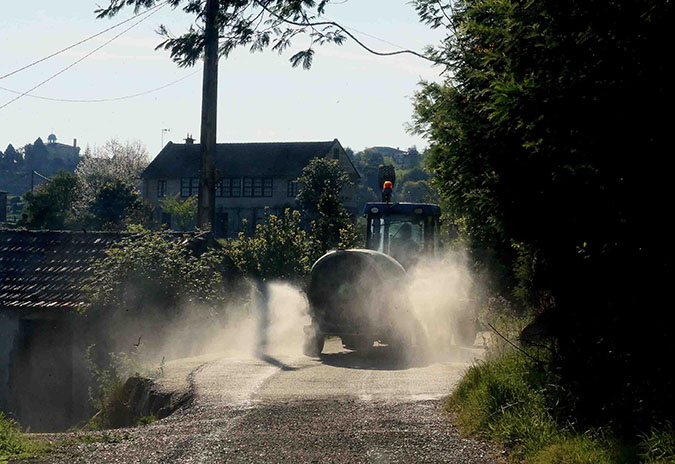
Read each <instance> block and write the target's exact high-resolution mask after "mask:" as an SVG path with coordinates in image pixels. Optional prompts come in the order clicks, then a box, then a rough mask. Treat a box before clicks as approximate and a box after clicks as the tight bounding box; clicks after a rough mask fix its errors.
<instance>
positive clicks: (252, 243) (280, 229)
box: [227, 209, 312, 280]
mask: <svg viewBox="0 0 675 464" xmlns="http://www.w3.org/2000/svg"><path fill="white" fill-rule="evenodd" d="M311 250H312V247H311V241H310V238H309V237H308V236H307V233H306V232H305V231H303V230H302V227H301V216H300V212H299V211H293V210H290V209H286V210H284V212H283V215H279V216H277V215H275V214H270V213H269V211H266V218H265V222H264V223H262V224H258V225H257V226H256V228H255V232H254V233H253V236H252V237H247V236H246V234H244V233H243V232H242V233H240V234H239V240H237V241H234V240H231V241H230V242H229V243H228V244H227V253H228V254H229V256H230V257H231V258H232V260H233V261H234V263H235V264H236V265H237V267H238V268H239V269H240V270H241V271H242V272H243V273H244V274H246V275H247V276H250V277H253V278H256V279H263V280H268V279H284V280H295V279H298V278H301V277H304V276H305V275H306V274H307V273H308V272H309V268H310V266H311V265H312V260H311Z"/></svg>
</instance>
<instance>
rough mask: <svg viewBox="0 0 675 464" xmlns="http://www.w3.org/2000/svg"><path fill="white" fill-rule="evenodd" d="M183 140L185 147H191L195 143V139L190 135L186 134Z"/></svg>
mask: <svg viewBox="0 0 675 464" xmlns="http://www.w3.org/2000/svg"><path fill="white" fill-rule="evenodd" d="M184 140H185V143H186V144H187V145H192V144H193V143H195V139H193V138H192V134H190V133H188V134H187V137H185V139H184Z"/></svg>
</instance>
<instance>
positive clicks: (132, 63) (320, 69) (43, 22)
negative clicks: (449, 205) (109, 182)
mask: <svg viewBox="0 0 675 464" xmlns="http://www.w3.org/2000/svg"><path fill="white" fill-rule="evenodd" d="M106 3H107V0H97V1H91V0H68V1H61V2H55V1H53V0H32V1H31V2H10V1H2V2H0V76H2V75H4V74H6V73H8V72H11V71H14V70H15V69H18V68H20V67H22V66H24V65H26V64H29V63H31V62H33V61H35V60H37V59H40V58H43V57H45V56H47V55H49V54H51V53H53V52H55V51H57V50H59V49H61V48H64V47H66V46H69V45H71V44H73V43H76V42H78V41H79V40H82V39H84V38H86V37H88V36H90V35H93V34H95V33H98V32H100V31H102V30H104V29H106V28H107V27H110V26H112V25H114V24H117V23H119V22H121V21H122V20H124V19H127V18H129V17H131V16H133V10H131V9H128V10H124V11H122V12H121V13H120V14H119V15H117V16H115V17H114V18H112V19H96V17H95V14H94V10H95V9H96V8H97V5H104V4H106ZM325 14H326V18H328V19H330V20H334V21H337V22H339V23H340V24H342V25H344V26H346V27H349V28H351V29H350V31H351V32H353V33H354V34H355V35H356V36H358V37H359V39H360V40H363V41H364V42H365V43H366V44H368V45H369V46H371V47H372V48H374V49H377V50H379V51H393V50H396V49H397V47H396V46H394V45H392V44H396V45H398V46H400V47H403V48H408V49H412V50H416V51H422V50H423V48H424V47H425V46H426V45H430V44H436V43H438V42H439V41H440V40H441V38H442V36H443V31H438V30H437V31H434V30H431V29H430V28H429V27H428V26H425V25H423V24H421V23H420V22H419V20H418V17H417V15H416V13H415V10H414V9H413V7H412V6H411V5H410V4H409V3H408V1H407V0H347V1H341V2H336V3H335V4H333V5H329V7H328V8H327V10H326V13H325ZM193 19H194V18H193V17H192V16H190V15H188V14H186V13H184V12H182V11H181V10H172V9H170V8H169V7H164V8H163V9H161V10H160V11H158V12H157V13H156V14H154V15H153V16H151V17H149V18H148V19H147V20H145V21H144V22H142V23H141V24H139V25H138V26H136V27H134V28H132V29H131V30H129V31H128V32H126V33H124V34H123V35H122V36H120V37H119V38H117V39H115V40H114V41H113V42H111V43H110V44H109V45H107V46H105V47H104V48H102V49H101V50H99V51H97V52H96V53H94V54H93V55H91V56H89V57H87V58H86V59H84V60H82V61H81V62H79V63H77V64H76V65H75V66H73V67H72V68H70V69H68V70H67V71H65V72H64V73H63V74H60V75H59V76H57V77H56V78H54V79H53V80H51V81H50V82H48V83H46V84H45V85H43V86H42V87H40V88H39V89H36V90H34V91H33V92H31V93H32V94H34V95H37V96H42V97H49V98H57V99H103V98H113V97H120V96H126V95H132V94H137V93H140V92H144V91H147V90H151V89H154V88H157V87H160V86H164V85H165V84H169V83H171V82H174V81H176V80H178V79H181V78H184V77H185V79H184V80H182V81H180V82H177V83H175V84H173V85H170V86H168V87H166V88H164V89H162V90H159V91H156V92H153V93H150V94H147V95H143V96H139V97H136V98H130V99H126V100H121V101H113V102H97V103H70V102H56V101H47V100H42V99H37V98H32V97H30V96H25V97H23V98H21V99H19V100H17V101H15V102H13V103H12V104H10V105H8V106H6V107H4V108H0V150H4V149H5V147H6V146H7V145H8V144H9V143H11V144H13V145H14V147H15V148H18V147H21V146H23V145H25V144H27V143H32V142H33V141H34V140H35V139H36V138H37V137H42V139H43V140H44V141H46V139H47V136H48V135H49V134H50V133H54V134H55V135H56V136H57V138H58V141H59V142H61V143H66V144H72V143H73V139H77V145H78V146H80V147H86V146H90V147H91V148H94V147H96V146H99V145H102V144H104V143H105V142H106V141H107V140H110V139H111V138H117V139H119V140H122V141H125V140H140V141H141V142H143V143H144V144H145V145H146V147H147V149H148V152H149V153H150V155H151V156H155V155H156V154H157V153H158V152H159V150H160V149H161V147H162V146H163V144H166V143H167V142H168V141H170V140H171V141H173V142H177V143H181V142H182V141H183V139H184V138H185V137H186V135H187V134H188V133H189V134H192V135H193V136H194V137H195V138H196V139H197V141H198V140H199V127H200V118H201V116H200V115H201V79H202V76H201V74H202V64H201V63H199V64H198V65H197V66H196V67H194V68H188V69H184V68H179V67H178V66H177V65H176V64H175V63H173V62H172V61H171V59H170V57H169V54H168V52H166V51H163V50H157V51H156V50H155V46H157V44H159V43H160V41H161V38H160V37H159V36H158V35H157V33H156V30H157V28H158V26H159V25H160V24H164V25H166V26H167V27H168V28H169V29H170V30H171V31H172V32H173V33H174V34H176V35H178V34H180V33H181V32H183V31H184V30H186V28H187V26H189V24H190V23H191V21H192V20H193ZM131 24H133V22H129V23H127V24H125V25H123V26H121V27H119V28H116V29H114V30H112V31H109V32H107V33H106V34H103V35H101V36H99V37H97V38H95V39H93V40H91V41H88V42H86V43H84V44H82V45H79V46H77V47H75V48H73V49H71V50H69V51H67V52H64V53H62V54H60V55H57V56H55V57H53V58H51V59H49V60H47V61H44V62H42V63H40V64H38V65H36V66H32V67H30V68H28V69H26V70H24V71H22V72H19V73H17V74H14V75H12V76H9V77H7V78H4V79H1V78H0V87H4V88H5V89H11V90H15V91H20V92H24V91H26V90H28V89H30V88H31V87H33V86H34V85H36V84H38V83H40V82H41V81H42V80H44V79H46V78H48V77H49V76H51V75H52V74H54V73H56V72H58V71H60V70H62V69H63V68H65V67H67V66H69V65H71V64H72V63H73V62H75V61H77V60H78V59H80V58H82V57H83V56H84V55H86V54H87V53H89V52H90V51H92V50H93V49H95V48H96V47H99V46H100V45H102V44H103V43H104V42H106V41H107V40H109V39H110V38H112V37H113V36H115V35H116V34H118V33H119V32H121V31H122V30H123V29H125V28H126V27H128V26H129V25H131ZM356 31H360V32H356ZM363 33H366V34H368V35H364V34H363ZM370 36H374V37H377V38H378V39H380V40H377V39H374V38H373V37H370ZM384 41H386V42H389V43H386V42H384ZM307 43H308V39H307V38H305V37H299V38H297V39H296V40H295V42H294V45H293V47H292V48H291V49H290V50H287V51H286V52H284V54H282V55H278V54H277V53H275V52H273V51H271V50H266V51H264V52H261V53H255V54H251V53H250V52H249V51H248V50H247V49H243V48H242V49H238V50H237V51H235V52H234V53H233V54H232V55H231V56H230V57H229V58H228V59H221V60H220V63H219V78H218V131H217V140H218V142H219V143H222V142H273V141H311V140H332V139H335V138H337V139H339V140H340V142H341V143H342V145H343V146H345V147H351V148H352V149H354V150H355V151H359V150H362V149H363V148H365V147H370V146H381V145H386V146H393V147H400V148H401V149H404V148H408V147H410V146H412V145H416V146H417V147H418V148H423V147H425V146H426V145H427V142H426V141H425V140H424V139H422V138H420V137H419V136H416V135H412V134H410V133H408V132H407V130H406V125H407V124H409V123H410V122H411V119H412V113H413V105H412V100H411V98H412V96H413V95H414V93H415V92H416V91H417V90H418V89H419V82H420V81H421V80H428V81H440V80H441V79H442V77H441V69H440V68H439V67H436V66H433V65H432V63H430V62H428V61H426V60H423V59H421V58H418V57H414V56H412V55H399V56H394V57H378V56H375V55H371V54H369V53H368V52H366V51H365V50H363V49H362V48H360V47H359V46H358V45H356V44H355V43H354V42H353V41H348V42H347V43H346V44H344V45H342V46H336V45H332V44H331V45H324V46H320V47H317V48H316V54H315V56H314V63H313V66H312V68H311V69H310V70H309V71H305V70H303V69H302V68H301V67H298V68H292V67H291V65H290V63H289V58H290V57H291V56H292V55H293V53H294V52H295V51H298V50H301V49H303V48H305V47H306V46H307ZM186 76H187V77H186ZM15 96H16V95H15V94H13V93H11V92H8V91H6V90H3V89H0V106H2V105H4V104H5V103H7V102H8V101H10V100H12V99H13V98H14V97H15Z"/></svg>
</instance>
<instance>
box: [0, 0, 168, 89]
mask: <svg viewBox="0 0 675 464" xmlns="http://www.w3.org/2000/svg"><path fill="white" fill-rule="evenodd" d="M166 3H167V2H163V3H160V4H158V5H155V6H154V7H152V8H150V9H147V10H145V11H143V12H142V13H138V14H137V15H134V16H132V17H130V18H127V19H125V20H124V21H122V22H120V23H117V24H115V25H114V26H110V27H109V28H107V29H104V30H102V31H101V32H98V33H96V34H94V35H90V36H89V37H87V38H85V39H82V40H80V41H79V42H75V43H74V44H72V45H69V46H67V47H65V48H62V49H61V50H58V51H56V52H54V53H52V54H51V55H47V56H45V57H44V58H40V59H39V60H36V61H33V62H32V63H29V64H27V65H25V66H22V67H21V68H19V69H15V70H14V71H11V72H8V73H7V74H3V75H2V76H0V80H2V79H4V78H6V77H9V76H12V75H14V74H16V73H18V72H21V71H23V70H24V69H28V68H30V67H32V66H35V65H36V64H39V63H42V62H43V61H47V60H48V59H49V58H53V57H55V56H56V55H60V54H61V53H63V52H66V51H68V50H70V49H71V48H75V47H77V46H78V45H81V44H83V43H85V42H88V41H90V40H91V39H95V38H96V37H98V36H100V35H103V34H105V33H106V32H108V31H112V30H113V29H115V28H117V27H119V26H121V25H123V24H126V23H128V22H129V21H131V20H133V19H136V18H138V17H140V16H144V15H146V14H148V13H150V12H151V11H153V10H156V9H158V8H161V7H163V6H164V5H166Z"/></svg>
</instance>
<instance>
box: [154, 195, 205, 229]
mask: <svg viewBox="0 0 675 464" xmlns="http://www.w3.org/2000/svg"><path fill="white" fill-rule="evenodd" d="M161 206H162V210H163V211H166V212H167V213H169V214H171V218H172V219H174V220H175V221H176V225H177V226H178V228H179V229H180V230H190V229H194V227H195V223H196V218H197V196H196V195H191V196H189V197H187V198H185V199H181V198H180V195H178V194H177V193H176V194H175V195H168V196H167V197H166V198H164V199H163V200H162V201H161Z"/></svg>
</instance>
